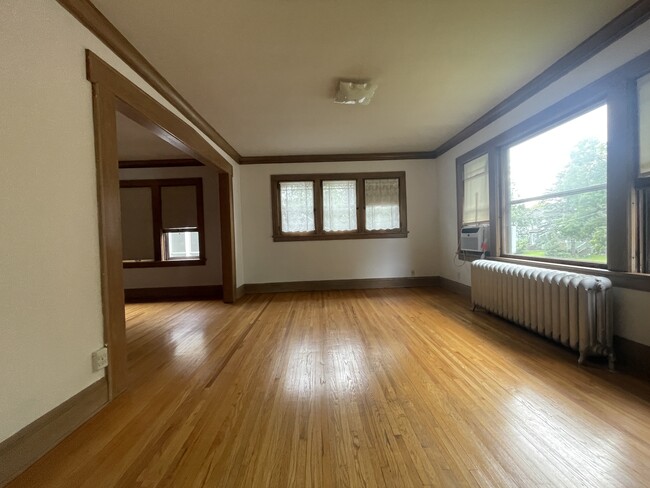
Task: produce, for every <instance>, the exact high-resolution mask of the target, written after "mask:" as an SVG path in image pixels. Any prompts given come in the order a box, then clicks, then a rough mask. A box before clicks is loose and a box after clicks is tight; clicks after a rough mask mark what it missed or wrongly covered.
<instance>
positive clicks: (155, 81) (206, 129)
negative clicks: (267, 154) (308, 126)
mask: <svg viewBox="0 0 650 488" xmlns="http://www.w3.org/2000/svg"><path fill="white" fill-rule="evenodd" d="M57 1H58V2H59V3H60V4H61V5H62V6H63V7H64V8H65V9H66V10H67V11H68V12H70V13H71V14H72V15H74V16H75V17H76V18H77V20H79V22H81V23H82V24H83V25H84V26H85V27H87V28H88V29H89V30H90V31H91V32H92V33H93V34H94V35H95V36H97V37H98V38H99V39H100V40H101V41H102V42H103V43H104V44H106V45H107V46H108V47H109V48H110V49H111V50H112V51H113V52H114V53H115V54H117V55H118V56H119V57H120V58H121V59H122V60H123V61H124V62H125V63H126V64H128V65H129V66H130V67H131V68H132V69H133V70H134V71H135V72H136V73H137V74H138V75H140V76H141V77H142V78H143V79H144V80H145V81H146V82H147V83H149V84H150V85H151V86H152V87H153V88H154V89H155V90H156V91H157V92H158V93H160V94H161V95H162V96H163V97H165V99H166V100H167V101H168V102H169V103H171V104H172V105H173V106H174V107H176V108H177V109H178V110H179V111H180V112H181V113H182V114H183V115H184V116H185V117H187V118H188V120H189V121H190V122H192V123H193V124H194V125H196V126H197V127H198V128H199V129H200V130H201V131H202V132H203V133H204V134H205V135H207V136H208V137H209V138H210V139H212V141H213V142H214V143H215V144H217V145H218V146H219V147H220V148H221V149H223V150H224V151H225V152H226V153H227V154H228V155H229V156H230V157H231V158H233V159H234V160H235V161H239V158H240V155H239V153H238V152H237V151H236V150H235V149H234V148H233V147H232V146H231V145H230V144H228V142H227V141H226V140H225V139H224V138H223V137H222V136H221V135H220V134H219V133H218V132H217V131H216V130H215V129H214V127H212V126H211V125H210V124H209V123H208V121H207V120H205V119H204V118H203V117H202V116H201V114H199V113H198V112H197V111H196V109H195V108H194V107H192V105H190V104H189V102H188V101H187V100H185V99H184V98H183V96H182V95H181V94H180V93H178V91H176V89H175V88H174V87H173V86H172V85H171V83H169V82H168V81H167V80H166V79H165V78H164V77H163V76H162V75H161V74H160V73H159V72H158V71H157V70H156V68H154V67H153V65H152V64H151V63H150V62H149V61H147V58H145V57H144V56H143V55H142V54H141V53H140V51H138V50H137V49H136V48H135V47H134V46H133V44H131V43H130V42H129V41H128V40H127V38H126V37H124V36H123V35H122V33H121V32H120V31H119V30H117V27H115V26H114V25H113V24H111V22H110V21H109V20H108V19H107V18H106V17H104V15H103V14H102V13H101V12H100V11H99V10H98V9H97V7H95V6H94V5H93V4H92V3H91V2H90V1H89V0H57Z"/></svg>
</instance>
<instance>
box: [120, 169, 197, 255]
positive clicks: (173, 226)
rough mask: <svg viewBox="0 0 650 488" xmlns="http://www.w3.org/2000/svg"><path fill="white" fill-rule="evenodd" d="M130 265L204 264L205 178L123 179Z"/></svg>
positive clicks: (124, 236)
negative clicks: (203, 185) (202, 181)
mask: <svg viewBox="0 0 650 488" xmlns="http://www.w3.org/2000/svg"><path fill="white" fill-rule="evenodd" d="M120 200H121V209H122V259H123V263H124V267H152V266H174V265H184V266H186V265H193V264H204V263H205V257H204V249H205V241H204V239H205V236H204V230H203V229H204V226H203V192H202V183H201V178H188V179H170V180H124V181H120Z"/></svg>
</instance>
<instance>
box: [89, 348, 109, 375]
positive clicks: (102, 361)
mask: <svg viewBox="0 0 650 488" xmlns="http://www.w3.org/2000/svg"><path fill="white" fill-rule="evenodd" d="M92 358H93V371H99V370H100V369H103V368H105V367H106V366H108V348H107V347H102V348H101V349H98V350H97V351H95V352H94V353H93V354H92Z"/></svg>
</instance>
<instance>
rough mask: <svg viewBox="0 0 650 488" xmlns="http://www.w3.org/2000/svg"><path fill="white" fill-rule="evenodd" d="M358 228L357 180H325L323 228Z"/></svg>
mask: <svg viewBox="0 0 650 488" xmlns="http://www.w3.org/2000/svg"><path fill="white" fill-rule="evenodd" d="M356 229H357V182H356V181H355V180H333V181H323V230H324V231H325V232H341V231H351V230H356Z"/></svg>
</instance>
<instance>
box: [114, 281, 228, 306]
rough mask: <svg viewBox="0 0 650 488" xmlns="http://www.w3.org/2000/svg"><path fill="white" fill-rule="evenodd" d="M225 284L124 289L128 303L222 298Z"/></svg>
mask: <svg viewBox="0 0 650 488" xmlns="http://www.w3.org/2000/svg"><path fill="white" fill-rule="evenodd" d="M222 297H223V286H221V285H210V286H174V287H165V288H131V289H127V290H124V299H125V301H126V303H138V302H158V301H176V300H220V299H221V298H222Z"/></svg>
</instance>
